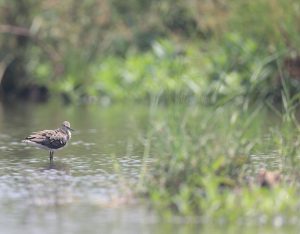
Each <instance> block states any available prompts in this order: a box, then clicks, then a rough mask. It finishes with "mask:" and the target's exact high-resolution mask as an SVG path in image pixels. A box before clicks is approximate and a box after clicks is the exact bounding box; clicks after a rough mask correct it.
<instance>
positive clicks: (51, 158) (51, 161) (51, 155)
mask: <svg viewBox="0 0 300 234" xmlns="http://www.w3.org/2000/svg"><path fill="white" fill-rule="evenodd" d="M53 153H54V152H53V151H52V150H50V157H49V158H50V163H53Z"/></svg>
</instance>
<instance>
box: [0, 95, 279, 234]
mask: <svg viewBox="0 0 300 234" xmlns="http://www.w3.org/2000/svg"><path fill="white" fill-rule="evenodd" d="M148 116H149V109H148V108H147V107H143V106H132V105H119V106H110V107H101V106H98V105H88V106H84V105H77V106H64V105H62V104H61V103H59V102H55V101H52V102H50V103H47V104H26V103H9V104H2V105H0V233H12V234H14V233H15V234H19V233H37V234H39V233H46V234H48V233H49V234H52V233H53V234H54V233H55V234H56V233H64V234H65V233H85V234H87V233H199V231H200V230H203V232H214V233H216V232H217V233H232V232H233V231H234V232H236V231H238V232H240V231H241V228H243V233H245V232H246V233H254V232H258V233H276V231H274V230H273V229H268V228H263V229H262V228H261V229H259V230H257V229H253V228H250V229H244V227H243V226H237V227H226V228H225V227H222V228H221V229H218V228H215V225H204V226H203V225H202V224H200V223H199V222H198V221H197V222H195V219H192V221H191V222H186V220H185V221H184V222H183V221H182V220H181V219H178V220H174V221H172V222H165V221H162V220H160V218H159V217H158V216H157V215H155V214H154V213H153V212H151V211H150V210H149V209H148V205H147V204H146V203H145V201H143V202H139V201H137V200H136V199H135V198H134V197H133V196H132V194H131V192H132V191H131V189H130V185H132V184H135V183H137V182H138V178H139V175H140V171H141V165H142V160H143V156H142V155H143V151H144V147H143V144H142V143H143V138H144V137H145V133H146V131H147V127H148ZM64 120H68V121H70V123H71V127H72V128H74V129H76V131H75V132H74V133H73V135H72V139H71V141H70V143H69V145H68V146H67V147H66V148H64V149H62V150H60V151H58V152H56V153H55V154H54V164H53V165H51V164H50V163H49V155H48V152H47V151H44V150H41V149H36V148H34V147H29V146H27V145H25V144H23V143H21V140H22V139H23V138H24V137H26V136H27V135H28V134H29V133H31V132H32V131H37V130H41V129H52V128H56V127H58V125H60V124H61V123H62V121H64ZM252 158H253V161H254V164H255V160H256V158H257V157H256V156H253V157H252ZM146 164H147V165H148V166H149V168H151V161H150V159H149V161H147V162H146ZM196 220H199V219H196Z"/></svg>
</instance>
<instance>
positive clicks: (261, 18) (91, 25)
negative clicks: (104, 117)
mask: <svg viewBox="0 0 300 234" xmlns="http://www.w3.org/2000/svg"><path fill="white" fill-rule="evenodd" d="M297 9H299V3H298V2H297V1H294V0H276V1H273V0H268V1H263V0H256V1H251V2H247V3H244V2H241V1H238V0H234V1H200V2H199V1H194V0H189V1H187V2H185V1H180V0H176V1H173V0H172V1H170V0H163V1H144V0H142V1H141V0H131V1H126V2H120V1H112V0H104V1H98V0H91V1H84V2H82V1H64V3H58V2H57V1H54V0H47V1H41V2H39V3H36V2H35V1H31V0H18V1H10V0H2V1H0V12H1V14H0V20H1V22H2V24H1V25H0V33H1V37H0V48H1V50H0V51H1V52H0V62H1V66H0V75H1V74H2V75H1V78H2V82H1V85H2V91H3V93H4V95H7V96H10V95H12V94H14V95H17V96H20V95H21V96H29V97H30V96H34V97H35V98H39V95H38V94H41V93H45V92H44V91H48V93H50V94H52V95H57V94H63V97H65V98H66V99H67V100H69V101H76V102H78V101H81V100H83V101H87V100H88V101H90V100H99V99H102V98H104V99H105V100H106V101H107V100H120V99H122V100H123V99H124V98H125V99H127V100H128V99H130V100H145V99H146V100H147V99H151V98H153V97H156V96H157V95H160V96H161V97H164V98H166V99H167V101H169V99H171V100H174V98H172V97H177V96H181V97H183V98H188V99H189V100H192V101H195V100H196V101H199V102H200V103H206V104H207V103H216V102H217V103H223V102H227V101H229V100H232V99H235V100H238V102H240V103H244V102H245V101H246V102H248V101H250V102H251V101H256V100H265V99H271V100H272V101H278V100H280V99H281V98H280V97H281V89H282V85H281V84H282V80H285V83H286V85H287V87H288V88H289V89H290V90H291V94H292V95H294V94H295V93H297V92H298V91H299V87H300V86H299V79H298V74H299V66H298V64H299V61H298V60H299V58H298V54H299V51H298V50H299V49H298V48H300V46H299V45H300V44H299V38H298V34H299V32H298V31H299V30H298V26H297V22H299V18H300V15H299V12H298V10H297ZM170 97H171V98H170ZM278 97H279V98H278Z"/></svg>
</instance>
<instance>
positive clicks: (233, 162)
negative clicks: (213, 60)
mask: <svg viewBox="0 0 300 234" xmlns="http://www.w3.org/2000/svg"><path fill="white" fill-rule="evenodd" d="M272 114H273V112H271V113H270V112H268V111H267V110H266V109H264V108H262V107H258V108H256V109H251V110H248V111H241V110H240V109H237V108H236V107H232V106H223V107H219V108H216V109H214V108H196V109H195V108H191V107H183V106H181V107H179V106H177V107H174V108H170V109H168V111H166V112H163V113H160V112H159V111H156V112H153V113H152V116H151V119H152V125H151V126H150V129H151V130H149V132H150V133H149V136H148V141H146V142H147V144H148V145H150V148H151V150H150V154H149V155H148V156H146V157H151V158H153V160H155V162H154V168H153V165H152V164H151V166H150V168H148V169H149V172H148V173H145V171H147V167H146V169H145V168H144V169H143V173H142V176H141V181H140V184H139V185H140V187H139V191H140V192H141V193H142V194H144V195H146V197H147V198H149V199H150V201H151V202H152V203H153V204H154V206H155V207H156V208H157V209H158V210H159V211H160V214H162V215H165V216H168V215H171V214H172V213H174V212H175V214H180V215H185V216H186V215H187V216H195V215H196V216H198V217H199V216H200V217H201V220H211V219H212V218H213V220H219V221H220V223H228V222H241V223H244V224H245V223H248V224H259V223H260V224H264V223H270V224H274V223H273V222H277V221H278V220H277V219H279V220H280V223H281V224H290V223H291V222H293V219H294V218H295V217H297V215H298V207H299V204H300V200H299V196H298V194H299V192H300V187H299V183H298V182H297V181H298V180H299V173H298V171H299V167H300V164H299V159H298V157H299V154H300V148H299V145H300V138H299V134H298V129H299V126H298V125H296V126H295V124H294V123H293V121H290V120H291V119H290V120H288V118H283V116H281V117H278V116H274V115H273V117H272ZM145 148H146V151H149V150H148V149H147V147H145ZM148 148H149V146H148ZM262 169H266V170H268V171H278V173H279V174H280V177H281V180H279V181H276V182H275V183H274V184H272V182H270V181H267V182H266V183H268V182H270V183H269V184H267V185H269V186H270V187H271V188H268V187H261V185H263V183H262V181H261V178H260V177H259V175H260V171H261V170H262ZM276 220H277V221H276ZM281 224H280V225H281ZM274 225H277V224H274Z"/></svg>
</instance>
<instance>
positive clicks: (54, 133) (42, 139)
mask: <svg viewBox="0 0 300 234" xmlns="http://www.w3.org/2000/svg"><path fill="white" fill-rule="evenodd" d="M25 140H29V141H32V142H34V143H37V144H41V145H44V146H47V147H50V148H52V149H58V148H61V147H63V146H64V145H66V143H67V139H66V137H65V136H64V134H63V133H61V132H60V131H59V130H58V129H57V130H43V131H40V132H33V133H32V134H31V135H30V136H28V137H26V138H25Z"/></svg>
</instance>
